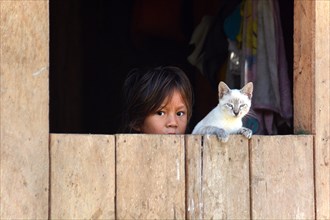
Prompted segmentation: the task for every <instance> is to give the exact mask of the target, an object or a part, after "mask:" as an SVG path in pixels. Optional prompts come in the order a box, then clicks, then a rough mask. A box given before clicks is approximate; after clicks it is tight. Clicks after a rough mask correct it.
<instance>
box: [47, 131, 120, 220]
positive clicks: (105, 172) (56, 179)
mask: <svg viewBox="0 0 330 220" xmlns="http://www.w3.org/2000/svg"><path fill="white" fill-rule="evenodd" d="M50 147H51V180H50V181H51V202H50V217H51V219H114V218H115V204H114V200H115V137H114V136H111V135H68V134H63V135H62V134H52V135H51V146H50Z"/></svg>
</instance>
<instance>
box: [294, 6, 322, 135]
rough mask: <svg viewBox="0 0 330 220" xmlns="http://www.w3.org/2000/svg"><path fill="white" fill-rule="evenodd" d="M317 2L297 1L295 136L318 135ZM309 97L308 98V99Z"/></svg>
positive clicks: (295, 18) (295, 33) (295, 23)
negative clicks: (316, 88)
mask: <svg viewBox="0 0 330 220" xmlns="http://www.w3.org/2000/svg"><path fill="white" fill-rule="evenodd" d="M315 2H317V1H310V0H295V1H294V36H293V37H294V41H293V42H294V45H293V46H294V59H293V61H294V65H293V76H294V79H293V101H294V117H293V118H294V132H295V134H314V133H315V126H314V123H313V122H314V120H315V119H314V116H315V115H314V89H315V88H314V68H315V67H314V65H315V45H314V42H315V19H314V17H315ZM307 94H308V95H307Z"/></svg>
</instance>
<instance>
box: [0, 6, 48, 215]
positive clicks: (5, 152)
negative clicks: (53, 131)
mask: <svg viewBox="0 0 330 220" xmlns="http://www.w3.org/2000/svg"><path fill="white" fill-rule="evenodd" d="M48 4H49V2H48V0H40V1H26V0H16V1H3V0H1V1H0V150H1V153H0V200H1V201H0V219H47V218H48V193H49V189H48V187H49V181H48V180H49V154H48V142H49V138H48V137H49V129H48V127H49V122H48V112H49V110H48V103H49V96H48V93H49V89H48V67H49V60H48V57H49V46H48V45H49V10H48Z"/></svg>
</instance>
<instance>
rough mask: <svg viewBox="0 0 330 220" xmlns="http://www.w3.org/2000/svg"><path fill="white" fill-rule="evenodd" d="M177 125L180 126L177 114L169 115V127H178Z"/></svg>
mask: <svg viewBox="0 0 330 220" xmlns="http://www.w3.org/2000/svg"><path fill="white" fill-rule="evenodd" d="M177 126H178V121H177V118H176V115H169V116H168V121H167V127H177Z"/></svg>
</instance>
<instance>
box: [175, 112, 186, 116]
mask: <svg viewBox="0 0 330 220" xmlns="http://www.w3.org/2000/svg"><path fill="white" fill-rule="evenodd" d="M184 114H185V113H184V112H182V111H181V112H177V113H176V115H177V116H183V115H184Z"/></svg>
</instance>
